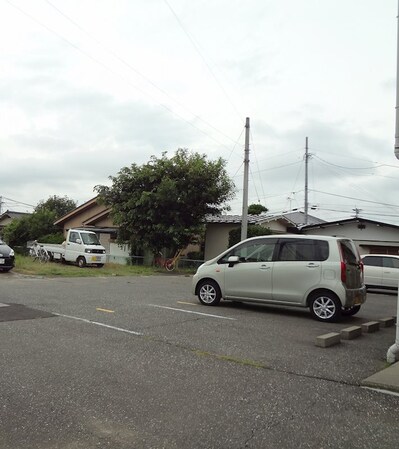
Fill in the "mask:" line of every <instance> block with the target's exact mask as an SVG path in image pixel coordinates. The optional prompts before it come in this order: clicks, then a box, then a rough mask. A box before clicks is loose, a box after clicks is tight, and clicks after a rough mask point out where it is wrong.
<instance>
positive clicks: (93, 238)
mask: <svg viewBox="0 0 399 449" xmlns="http://www.w3.org/2000/svg"><path fill="white" fill-rule="evenodd" d="M80 235H81V237H82V240H83V243H84V244H85V245H101V243H100V241H99V240H98V237H97V234H93V233H91V232H90V233H89V232H81V233H80Z"/></svg>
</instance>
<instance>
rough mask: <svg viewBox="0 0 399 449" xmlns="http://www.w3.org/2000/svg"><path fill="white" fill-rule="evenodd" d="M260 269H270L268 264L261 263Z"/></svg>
mask: <svg viewBox="0 0 399 449" xmlns="http://www.w3.org/2000/svg"><path fill="white" fill-rule="evenodd" d="M259 269H260V270H270V265H261V266H260V268H259Z"/></svg>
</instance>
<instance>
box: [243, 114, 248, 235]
mask: <svg viewBox="0 0 399 449" xmlns="http://www.w3.org/2000/svg"><path fill="white" fill-rule="evenodd" d="M248 173H249V117H247V118H246V120H245V151H244V185H243V197H242V222H241V240H245V239H246V238H247V233H248Z"/></svg>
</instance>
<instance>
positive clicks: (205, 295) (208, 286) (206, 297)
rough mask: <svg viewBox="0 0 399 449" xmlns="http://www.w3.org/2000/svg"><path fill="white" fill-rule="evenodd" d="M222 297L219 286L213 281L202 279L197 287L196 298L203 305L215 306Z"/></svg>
mask: <svg viewBox="0 0 399 449" xmlns="http://www.w3.org/2000/svg"><path fill="white" fill-rule="evenodd" d="M221 298H222V294H221V292H220V288H219V286H218V284H217V283H216V282H215V281H212V280H211V279H209V280H204V281H202V282H201V284H200V285H199V287H198V299H199V300H200V303H201V304H204V305H205V306H217V305H218V304H219V302H220V300H221Z"/></svg>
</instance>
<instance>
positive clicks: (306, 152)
mask: <svg viewBox="0 0 399 449" xmlns="http://www.w3.org/2000/svg"><path fill="white" fill-rule="evenodd" d="M308 164H309V147H308V138H307V137H306V142H305V225H307V224H308V221H309V219H308V210H309V200H308Z"/></svg>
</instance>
